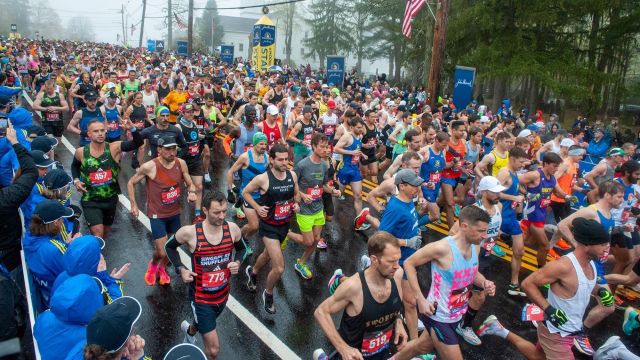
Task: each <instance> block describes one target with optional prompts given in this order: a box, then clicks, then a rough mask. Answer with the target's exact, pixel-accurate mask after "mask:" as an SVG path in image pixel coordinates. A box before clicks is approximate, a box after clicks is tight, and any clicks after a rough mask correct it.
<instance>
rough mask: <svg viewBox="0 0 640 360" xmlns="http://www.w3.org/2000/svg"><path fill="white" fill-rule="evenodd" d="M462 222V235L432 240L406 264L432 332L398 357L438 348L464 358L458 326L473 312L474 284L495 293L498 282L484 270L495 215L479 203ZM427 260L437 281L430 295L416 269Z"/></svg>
mask: <svg viewBox="0 0 640 360" xmlns="http://www.w3.org/2000/svg"><path fill="white" fill-rule="evenodd" d="M458 220H459V222H460V225H459V227H460V231H459V232H458V233H457V234H456V235H454V236H447V237H446V238H444V239H442V240H438V241H435V242H432V243H429V244H427V245H426V246H424V247H423V248H421V249H420V250H418V251H417V252H416V253H415V254H413V255H412V256H410V257H409V258H408V259H407V260H406V261H405V262H404V270H405V272H406V276H407V279H408V283H409V285H410V286H411V289H412V293H413V296H415V299H416V302H417V305H418V311H419V316H420V318H421V320H422V322H423V323H424V325H425V330H426V331H423V332H422V334H421V335H420V337H419V338H417V339H413V340H412V341H411V342H410V343H408V344H407V346H406V347H405V348H404V349H403V350H402V351H400V352H399V353H398V354H396V355H395V358H394V359H410V358H411V357H412V356H416V355H418V354H422V353H427V352H429V351H431V350H432V348H433V347H435V350H436V352H437V353H438V357H442V358H445V359H462V352H461V350H460V345H459V342H458V336H457V334H456V328H457V327H458V323H460V321H462V317H463V316H464V314H465V313H466V312H467V308H468V301H469V296H470V295H471V289H472V286H473V285H476V286H478V287H481V288H483V289H484V290H485V291H486V293H487V295H489V296H493V295H494V294H495V289H496V287H495V285H494V283H493V282H492V281H489V280H487V279H486V278H485V277H484V276H483V275H482V274H481V273H479V272H478V245H479V244H480V243H481V242H482V241H484V240H486V239H487V230H488V228H489V223H490V222H491V217H490V216H489V214H487V212H486V211H484V210H482V209H480V208H479V207H477V206H467V207H465V208H464V209H462V211H461V212H460V217H459V219H458ZM427 263H431V278H432V281H431V288H430V289H429V295H428V298H425V297H424V295H423V294H422V291H421V290H420V285H419V283H418V278H417V274H416V267H417V266H420V265H424V264H427ZM407 294H408V293H407ZM408 297H411V296H410V295H409V296H408Z"/></svg>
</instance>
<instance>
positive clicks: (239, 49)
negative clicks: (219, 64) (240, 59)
mask: <svg viewBox="0 0 640 360" xmlns="http://www.w3.org/2000/svg"><path fill="white" fill-rule="evenodd" d="M238 51H244V44H243V43H240V44H238Z"/></svg>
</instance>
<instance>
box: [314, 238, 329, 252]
mask: <svg viewBox="0 0 640 360" xmlns="http://www.w3.org/2000/svg"><path fill="white" fill-rule="evenodd" d="M316 248H318V249H320V250H326V249H327V242H326V241H324V239H320V240H318V243H317V244H316Z"/></svg>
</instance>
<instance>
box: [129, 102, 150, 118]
mask: <svg viewBox="0 0 640 360" xmlns="http://www.w3.org/2000/svg"><path fill="white" fill-rule="evenodd" d="M131 107H132V108H133V111H132V112H131V116H130V117H131V121H133V122H140V121H144V119H146V117H147V109H145V107H144V105H140V106H138V105H136V104H131Z"/></svg>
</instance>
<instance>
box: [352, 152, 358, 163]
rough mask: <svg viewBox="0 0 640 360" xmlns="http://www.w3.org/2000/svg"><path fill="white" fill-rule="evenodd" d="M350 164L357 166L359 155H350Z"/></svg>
mask: <svg viewBox="0 0 640 360" xmlns="http://www.w3.org/2000/svg"><path fill="white" fill-rule="evenodd" d="M351 163H352V164H359V163H360V154H357V155H351Z"/></svg>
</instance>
